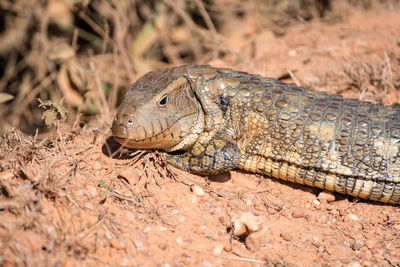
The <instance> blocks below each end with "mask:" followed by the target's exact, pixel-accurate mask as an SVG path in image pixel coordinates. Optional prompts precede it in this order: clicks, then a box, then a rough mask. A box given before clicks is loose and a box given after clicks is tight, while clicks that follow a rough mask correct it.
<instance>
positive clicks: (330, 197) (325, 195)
mask: <svg viewBox="0 0 400 267" xmlns="http://www.w3.org/2000/svg"><path fill="white" fill-rule="evenodd" d="M317 198H318V200H319V201H326V202H328V203H330V202H333V201H335V200H336V198H335V194H334V193H333V192H331V191H328V190H323V191H321V193H319V194H318V197H317Z"/></svg>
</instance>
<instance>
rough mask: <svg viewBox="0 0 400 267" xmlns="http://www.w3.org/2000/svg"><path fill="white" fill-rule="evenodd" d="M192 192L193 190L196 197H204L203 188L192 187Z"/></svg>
mask: <svg viewBox="0 0 400 267" xmlns="http://www.w3.org/2000/svg"><path fill="white" fill-rule="evenodd" d="M192 190H193V192H194V193H195V194H196V195H198V196H203V195H204V190H203V188H201V187H200V186H198V185H194V186H193V187H192Z"/></svg>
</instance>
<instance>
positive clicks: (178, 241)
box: [176, 236, 183, 245]
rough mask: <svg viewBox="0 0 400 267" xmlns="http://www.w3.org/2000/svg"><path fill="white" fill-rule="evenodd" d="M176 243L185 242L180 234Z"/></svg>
mask: <svg viewBox="0 0 400 267" xmlns="http://www.w3.org/2000/svg"><path fill="white" fill-rule="evenodd" d="M176 243H178V245H182V244H183V238H182V237H181V236H178V237H177V238H176Z"/></svg>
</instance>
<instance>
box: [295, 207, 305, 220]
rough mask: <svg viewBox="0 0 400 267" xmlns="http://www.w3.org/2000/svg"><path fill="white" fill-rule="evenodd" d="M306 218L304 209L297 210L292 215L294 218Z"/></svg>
mask: <svg viewBox="0 0 400 267" xmlns="http://www.w3.org/2000/svg"><path fill="white" fill-rule="evenodd" d="M304 216H305V212H304V209H300V208H297V209H295V210H294V211H293V213H292V218H303V217H304Z"/></svg>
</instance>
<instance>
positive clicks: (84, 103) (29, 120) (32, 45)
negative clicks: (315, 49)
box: [0, 0, 400, 134]
mask: <svg viewBox="0 0 400 267" xmlns="http://www.w3.org/2000/svg"><path fill="white" fill-rule="evenodd" d="M399 2H400V1H396V0H360V1H358V0H282V1H279V0H207V1H201V0H150V1H149V0H136V1H128V0H107V1H101V0H47V1H46V0H1V1H0V118H1V119H0V134H3V133H4V132H6V131H8V130H9V129H11V128H13V127H18V128H20V129H21V130H22V131H23V132H25V133H27V134H34V133H35V132H36V129H40V130H45V129H46V127H45V122H44V120H43V118H42V111H43V110H42V109H41V108H40V107H39V100H38V99H41V100H43V101H45V100H50V101H57V102H51V103H53V104H52V105H53V106H56V107H58V106H59V104H60V103H61V104H62V106H63V107H65V109H66V111H67V112H68V116H67V117H66V119H67V124H70V125H71V124H72V123H74V122H75V121H76V118H77V116H78V114H81V115H82V116H81V117H80V124H81V125H82V124H84V123H86V122H87V121H89V120H90V119H91V118H92V117H93V116H101V117H102V118H103V119H104V120H105V121H108V122H110V121H111V118H112V115H113V112H114V111H115V108H116V107H117V105H118V104H119V101H120V100H121V98H122V96H123V94H124V90H125V88H127V86H128V85H129V84H130V83H132V82H134V81H135V79H137V78H138V76H139V75H141V74H143V73H145V72H147V71H149V70H152V69H155V68H160V67H166V66H170V65H180V64H186V63H197V64H204V63H208V62H211V61H213V60H216V59H218V60H221V61H224V62H228V64H230V65H235V64H236V63H238V62H239V61H240V60H241V55H240V53H238V52H237V51H230V50H229V49H228V48H227V47H226V46H224V44H225V42H226V41H227V40H226V38H225V37H226V35H227V34H229V33H230V32H234V31H235V27H236V29H237V27H240V25H241V23H244V22H245V21H246V18H248V17H249V16H251V17H256V18H257V20H258V21H259V22H261V24H260V23H259V25H261V27H262V28H263V29H270V30H271V31H272V32H273V33H274V34H275V35H276V36H283V35H285V33H286V29H287V28H288V27H289V26H290V25H293V24H294V23H308V22H309V21H312V20H322V21H324V22H326V23H336V22H338V21H341V20H342V19H343V18H344V17H346V16H347V15H348V13H347V10H348V9H349V7H351V9H374V8H382V9H385V8H386V9H387V8H393V7H394V6H398V5H399ZM250 37H251V36H249V38H250ZM48 105H49V104H48ZM42 106H43V105H42ZM61 116H62V115H61Z"/></svg>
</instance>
